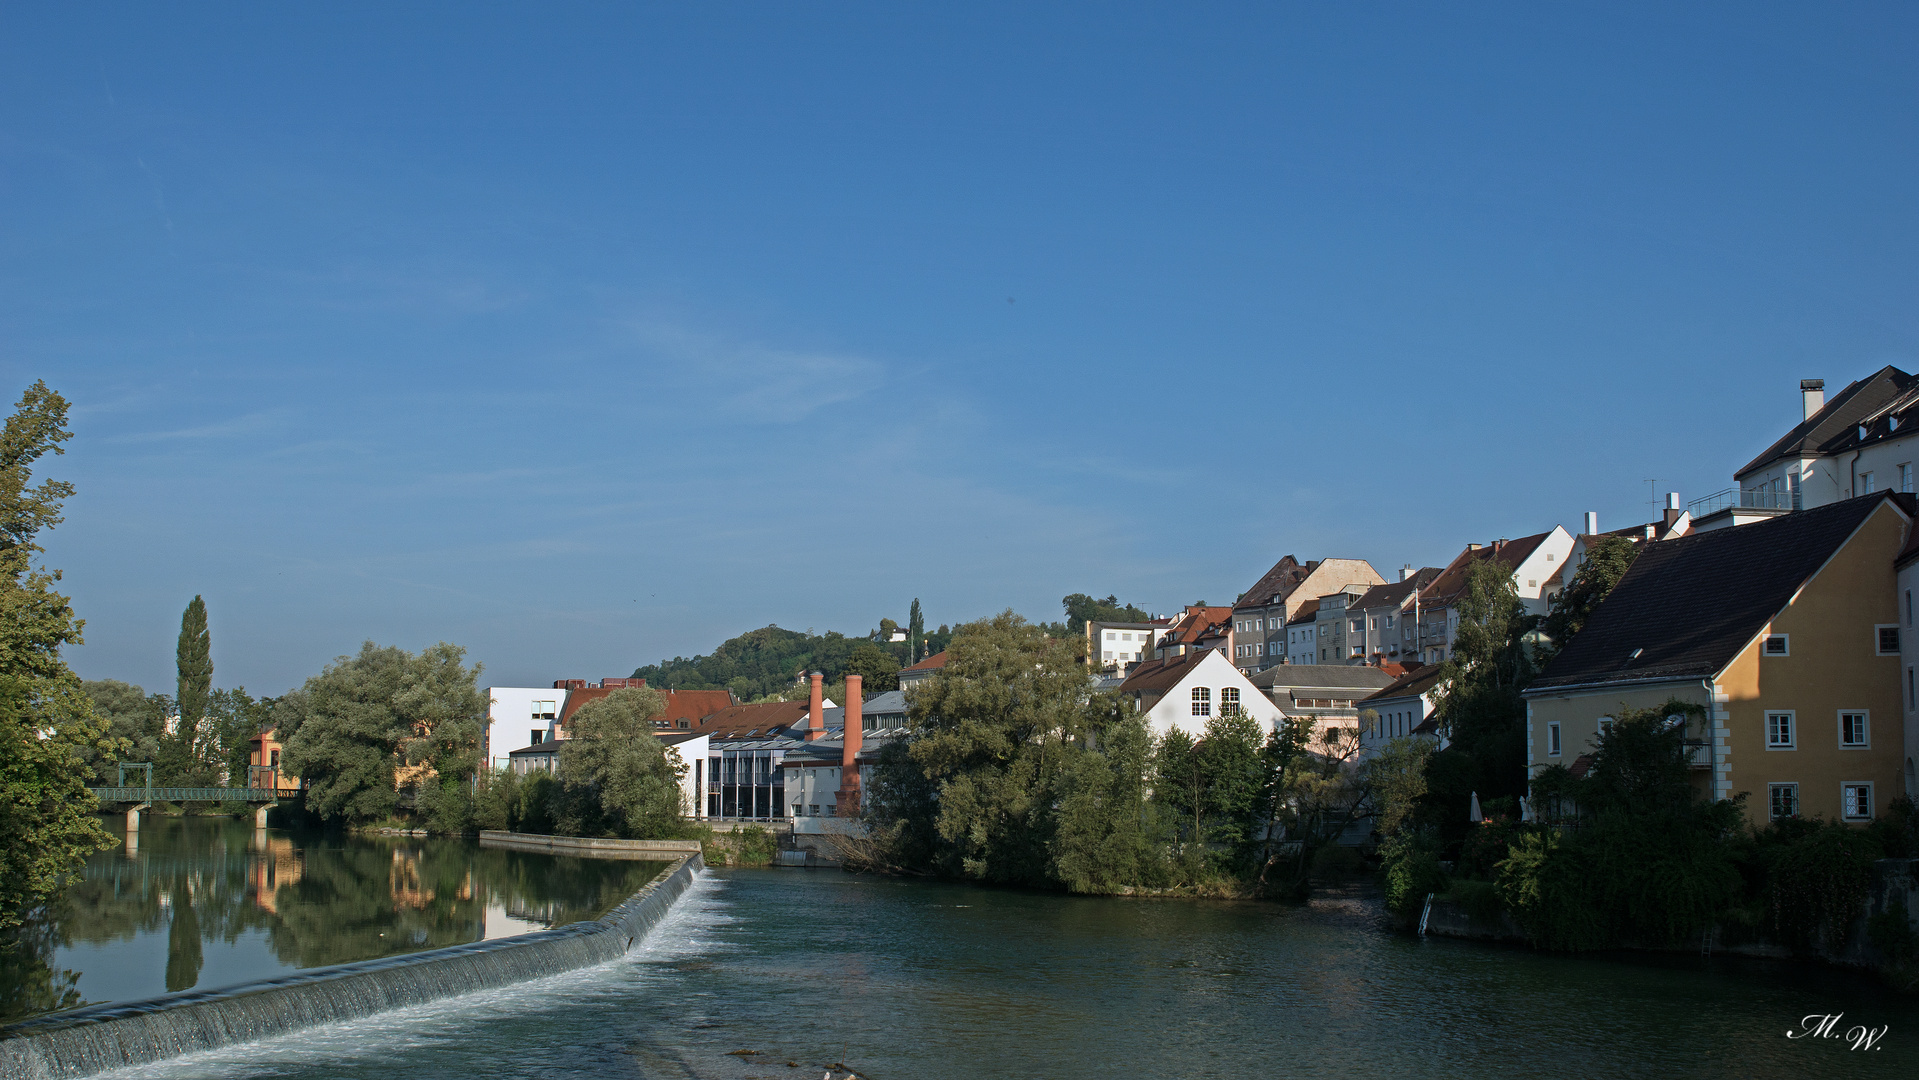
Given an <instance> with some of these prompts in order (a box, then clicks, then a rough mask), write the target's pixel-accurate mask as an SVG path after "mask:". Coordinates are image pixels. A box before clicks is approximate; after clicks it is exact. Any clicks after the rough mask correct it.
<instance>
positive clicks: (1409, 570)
mask: <svg viewBox="0 0 1919 1080" xmlns="http://www.w3.org/2000/svg"><path fill="white" fill-rule="evenodd" d="M1412 576H1413V564H1412V563H1407V564H1406V565H1405V566H1402V567H1400V568H1399V580H1401V581H1405V580H1406V579H1407V578H1409V577H1412Z"/></svg>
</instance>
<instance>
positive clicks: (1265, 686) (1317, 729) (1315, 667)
mask: <svg viewBox="0 0 1919 1080" xmlns="http://www.w3.org/2000/svg"><path fill="white" fill-rule="evenodd" d="M1252 682H1253V685H1254V686H1256V687H1258V688H1259V692H1260V693H1261V694H1262V695H1264V696H1265V698H1266V699H1267V700H1268V701H1270V702H1272V703H1273V707H1274V708H1275V709H1277V710H1278V711H1279V714H1280V716H1282V717H1293V718H1298V719H1307V720H1311V721H1312V725H1313V727H1312V731H1313V738H1315V739H1318V738H1319V737H1320V736H1321V735H1323V734H1324V733H1325V731H1326V729H1328V728H1335V727H1338V728H1357V727H1358V726H1359V702H1360V700H1361V699H1363V698H1367V697H1370V696H1372V695H1373V694H1376V693H1378V692H1379V691H1380V690H1381V689H1383V688H1385V687H1387V686H1389V685H1391V684H1392V682H1393V676H1391V675H1388V674H1387V673H1386V672H1384V671H1381V670H1379V669H1378V668H1376V667H1367V666H1365V665H1363V664H1282V665H1280V666H1279V667H1273V668H1267V669H1266V670H1265V671H1262V672H1260V673H1259V674H1257V675H1254V676H1253V678H1252Z"/></svg>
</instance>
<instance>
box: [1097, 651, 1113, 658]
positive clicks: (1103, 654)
mask: <svg viewBox="0 0 1919 1080" xmlns="http://www.w3.org/2000/svg"><path fill="white" fill-rule="evenodd" d="M1099 658H1100V659H1101V660H1111V659H1112V658H1113V650H1111V649H1105V650H1102V651H1101V653H1100V657H1099Z"/></svg>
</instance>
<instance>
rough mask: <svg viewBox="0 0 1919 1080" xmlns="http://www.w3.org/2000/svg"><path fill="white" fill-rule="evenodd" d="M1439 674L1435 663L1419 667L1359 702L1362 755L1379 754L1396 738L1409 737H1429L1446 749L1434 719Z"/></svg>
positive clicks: (1444, 740) (1444, 741)
mask: <svg viewBox="0 0 1919 1080" xmlns="http://www.w3.org/2000/svg"><path fill="white" fill-rule="evenodd" d="M1439 671H1440V669H1439V667H1438V666H1437V665H1432V664H1429V665H1427V666H1425V667H1420V668H1415V669H1413V670H1411V671H1408V672H1406V673H1405V674H1404V675H1401V676H1400V677H1399V678H1397V679H1394V680H1393V681H1392V682H1391V683H1388V684H1387V685H1386V686H1383V687H1381V688H1380V689H1379V690H1376V691H1374V692H1373V694H1372V696H1370V697H1365V698H1361V699H1360V700H1359V701H1358V702H1357V706H1358V708H1359V722H1360V727H1359V749H1360V752H1361V753H1362V754H1366V755H1368V756H1370V755H1373V754H1377V753H1379V752H1380V751H1381V750H1383V749H1385V747H1386V744H1387V743H1390V742H1392V741H1393V740H1394V739H1406V738H1429V739H1432V740H1433V741H1434V742H1435V743H1436V744H1437V745H1438V748H1439V749H1442V750H1443V749H1445V747H1446V739H1445V738H1444V737H1442V736H1441V734H1440V732H1439V729H1438V725H1437V724H1436V722H1435V721H1434V719H1433V705H1434V701H1433V695H1434V691H1435V690H1437V689H1438V687H1439Z"/></svg>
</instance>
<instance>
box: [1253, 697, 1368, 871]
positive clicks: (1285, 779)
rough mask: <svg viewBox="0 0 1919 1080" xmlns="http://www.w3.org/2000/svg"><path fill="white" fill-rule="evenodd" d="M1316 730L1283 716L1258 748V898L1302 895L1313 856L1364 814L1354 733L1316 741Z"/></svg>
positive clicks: (1332, 732)
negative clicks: (1260, 824) (1261, 826)
mask: <svg viewBox="0 0 1919 1080" xmlns="http://www.w3.org/2000/svg"><path fill="white" fill-rule="evenodd" d="M1314 727H1315V723H1314V721H1313V719H1312V718H1311V717H1288V718H1286V719H1284V720H1282V721H1281V722H1280V724H1279V725H1278V726H1277V727H1276V728H1275V729H1274V731H1273V734H1272V735H1271V736H1269V737H1268V738H1267V740H1266V745H1265V746H1264V747H1263V748H1262V752H1261V755H1260V759H1261V763H1262V765H1263V780H1264V782H1263V783H1262V784H1261V787H1260V802H1259V808H1260V809H1259V813H1260V818H1261V820H1262V821H1263V822H1264V823H1265V828H1264V830H1263V831H1262V832H1261V833H1260V835H1259V840H1258V842H1257V844H1256V845H1255V846H1254V851H1255V853H1256V856H1257V862H1258V867H1259V869H1258V873H1257V877H1256V879H1255V886H1254V888H1255V892H1256V893H1258V894H1259V895H1271V896H1281V897H1290V898H1295V899H1296V898H1300V897H1303V896H1304V895H1305V893H1306V890H1307V888H1308V886H1309V885H1310V884H1311V878H1310V874H1311V869H1312V866H1313V862H1314V858H1315V857H1316V856H1317V855H1318V854H1319V853H1320V852H1321V851H1324V850H1326V848H1328V847H1329V846H1330V845H1332V844H1334V843H1335V842H1337V841H1338V839H1339V837H1340V834H1342V833H1343V832H1344V831H1345V830H1346V827H1347V826H1348V825H1350V824H1351V823H1352V822H1354V821H1355V820H1358V819H1359V817H1360V815H1361V814H1362V812H1363V807H1364V802H1365V786H1364V783H1363V779H1362V774H1361V771H1360V769H1359V765H1358V761H1359V730H1358V729H1357V728H1351V727H1328V728H1326V729H1324V730H1322V731H1319V732H1318V735H1317V738H1315V737H1314Z"/></svg>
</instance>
